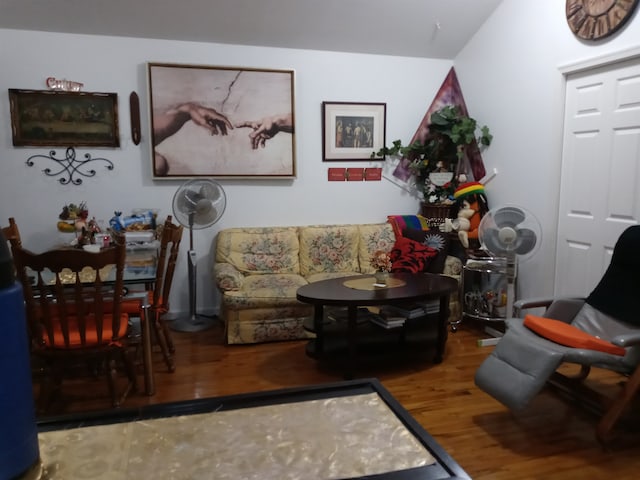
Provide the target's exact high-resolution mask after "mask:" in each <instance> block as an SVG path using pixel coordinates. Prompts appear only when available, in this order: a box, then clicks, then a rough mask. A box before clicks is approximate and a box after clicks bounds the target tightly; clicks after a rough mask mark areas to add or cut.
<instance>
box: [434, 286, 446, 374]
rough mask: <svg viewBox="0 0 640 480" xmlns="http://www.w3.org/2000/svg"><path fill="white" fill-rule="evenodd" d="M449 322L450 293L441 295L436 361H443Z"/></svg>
mask: <svg viewBox="0 0 640 480" xmlns="http://www.w3.org/2000/svg"><path fill="white" fill-rule="evenodd" d="M448 323H449V295H443V296H441V297H440V312H439V313H438V340H437V345H436V356H435V358H434V359H433V362H434V363H442V359H443V358H444V349H445V345H446V343H447V335H448V331H447V324H448Z"/></svg>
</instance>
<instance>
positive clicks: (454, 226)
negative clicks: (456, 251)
mask: <svg viewBox="0 0 640 480" xmlns="http://www.w3.org/2000/svg"><path fill="white" fill-rule="evenodd" d="M453 198H454V199H455V200H456V201H457V202H458V214H457V215H458V216H457V218H455V219H453V220H452V219H450V218H447V219H445V221H444V223H443V224H442V226H441V227H440V229H441V230H442V231H445V232H451V231H457V232H458V238H459V239H460V243H461V244H462V246H463V247H464V248H469V239H474V240H477V239H478V227H479V226H480V220H482V217H483V216H484V214H485V213H487V212H488V211H489V207H488V204H487V198H486V197H485V195H484V185H482V184H481V183H480V182H466V183H463V184H461V185H460V186H459V187H458V188H457V189H456V191H455V192H454V193H453Z"/></svg>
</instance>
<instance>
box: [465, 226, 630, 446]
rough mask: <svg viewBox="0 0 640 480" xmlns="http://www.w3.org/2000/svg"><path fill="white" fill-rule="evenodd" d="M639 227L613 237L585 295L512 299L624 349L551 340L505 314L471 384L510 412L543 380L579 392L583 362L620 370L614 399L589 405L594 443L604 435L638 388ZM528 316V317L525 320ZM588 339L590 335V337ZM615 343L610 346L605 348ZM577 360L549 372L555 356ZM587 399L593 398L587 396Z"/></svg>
mask: <svg viewBox="0 0 640 480" xmlns="http://www.w3.org/2000/svg"><path fill="white" fill-rule="evenodd" d="M639 296H640V226H638V225H636V226H632V227H629V228H627V229H626V230H625V231H624V232H623V233H622V235H621V236H620V238H619V239H618V241H617V242H616V245H615V248H614V251H613V256H612V258H611V263H610V265H609V267H608V269H607V271H606V272H605V274H604V276H603V277H602V279H601V280H600V282H599V284H598V285H597V286H596V288H595V289H594V290H593V292H591V294H590V295H589V296H588V297H587V298H586V299H578V298H565V299H536V300H531V301H519V302H516V304H515V305H514V311H515V312H516V314H517V315H518V316H521V315H520V312H522V311H523V310H526V309H530V308H534V307H535V308H539V307H546V310H545V313H544V317H545V318H548V319H555V320H560V321H562V322H565V323H567V324H570V325H572V326H573V327H576V328H577V329H579V330H580V331H582V332H585V333H587V334H589V335H590V336H593V337H597V339H596V340H595V341H596V342H601V341H602V340H604V341H608V342H607V343H609V342H610V344H613V345H615V346H618V347H622V348H623V349H624V350H622V351H620V352H618V353H617V354H613V353H606V352H603V351H598V350H593V349H591V348H575V347H571V346H567V345H568V344H571V343H572V342H567V341H565V340H564V339H561V340H560V341H562V342H563V343H564V344H560V343H558V341H552V340H549V339H548V338H545V336H547V337H548V335H545V336H542V335H540V334H538V333H536V332H534V331H533V330H532V329H531V328H529V327H528V326H526V324H525V323H526V322H525V321H524V320H523V319H522V318H511V319H508V320H507V321H506V327H507V328H506V331H505V335H504V336H503V337H502V338H501V339H500V341H499V342H498V344H497V345H496V348H495V349H494V351H493V352H492V353H491V354H490V355H489V357H488V358H487V359H486V360H485V361H484V362H483V363H482V364H481V365H480V367H479V368H478V370H477V371H476V374H475V383H476V385H477V386H478V387H479V388H480V389H482V390H483V391H485V392H486V393H488V394H489V395H491V396H492V397H494V398H495V399H496V400H498V401H500V402H501V403H503V404H504V405H506V406H507V407H508V408H509V409H511V410H514V411H518V410H522V409H524V408H525V407H526V406H527V405H528V404H529V402H530V401H531V399H532V398H533V397H534V396H535V395H536V394H538V393H539V392H540V390H542V388H543V387H544V386H545V385H546V384H547V382H549V383H552V384H554V385H556V386H560V387H561V388H562V389H563V390H564V391H566V392H568V393H572V392H573V393H577V392H579V391H584V390H585V388H586V386H585V385H584V383H583V381H584V380H585V379H586V378H587V376H588V375H589V373H590V369H591V367H598V368H605V369H610V370H613V371H616V372H619V373H621V374H622V375H624V376H626V377H627V378H626V382H625V383H624V386H623V387H622V389H621V391H620V392H619V394H618V396H617V398H615V399H614V400H613V401H611V399H605V398H599V400H598V401H597V402H591V405H592V406H594V407H598V410H599V411H601V412H602V417H601V419H600V422H599V423H598V426H597V428H596V436H597V438H598V440H599V441H600V442H603V443H605V442H606V441H608V439H609V437H610V434H611V430H612V428H613V427H614V425H615V423H616V422H617V421H618V419H619V418H620V417H621V415H622V414H623V413H624V411H625V409H626V408H627V407H628V405H629V403H630V401H631V400H632V398H633V397H634V395H635V393H636V392H637V390H638V389H639V388H640V368H639V364H640V312H639V311H638V305H639V304H640V302H638V297H639ZM529 320H530V319H529ZM590 338H591V337H590ZM613 348H614V349H615V347H613ZM565 362H568V363H573V364H578V365H580V366H581V370H580V373H579V374H578V375H577V376H574V377H568V376H565V375H562V374H560V373H559V372H557V369H558V367H559V366H560V365H561V364H562V363H565ZM591 393H592V395H590V396H589V398H591V399H593V398H597V396H596V395H593V393H594V392H591Z"/></svg>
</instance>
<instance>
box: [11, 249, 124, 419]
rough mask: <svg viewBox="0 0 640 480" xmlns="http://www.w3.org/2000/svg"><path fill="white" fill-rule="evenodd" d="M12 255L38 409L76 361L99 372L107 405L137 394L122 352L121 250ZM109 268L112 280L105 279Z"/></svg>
mask: <svg viewBox="0 0 640 480" xmlns="http://www.w3.org/2000/svg"><path fill="white" fill-rule="evenodd" d="M12 252H13V257H14V262H15V264H16V268H17V271H18V275H19V278H20V281H21V283H22V286H23V292H24V301H25V306H26V314H27V321H28V326H29V334H30V337H31V348H32V353H33V354H34V355H35V356H37V357H39V358H41V359H42V364H43V366H44V369H43V370H44V372H43V373H44V374H43V376H42V383H41V390H40V398H39V401H38V410H39V411H41V412H44V411H46V410H47V408H48V406H49V404H50V402H51V399H52V396H53V393H54V392H55V391H56V390H58V389H59V387H60V386H61V384H62V378H63V374H64V373H65V368H66V367H71V366H73V365H75V364H77V363H79V362H86V363H87V364H94V365H97V366H99V367H100V369H102V368H104V370H105V371H106V377H107V384H108V389H109V393H110V396H111V401H112V404H113V406H114V407H118V406H120V404H121V403H122V402H123V401H124V399H125V398H126V397H127V395H128V394H129V393H130V392H131V391H132V390H135V389H136V376H135V371H134V366H133V358H132V355H131V354H130V349H129V348H127V320H128V317H127V315H126V314H124V313H122V311H121V302H122V297H123V274H124V260H125V246H124V245H115V246H113V247H110V248H106V249H103V250H102V251H100V252H99V253H92V252H86V251H84V250H79V249H69V248H66V249H58V250H49V251H46V252H44V253H40V254H35V253H32V252H30V251H28V250H26V249H24V248H22V247H20V246H17V245H14V246H13V247H12ZM113 269H115V275H113V276H110V274H111V271H112V270H113ZM30 276H31V277H30ZM107 278H109V281H107ZM113 278H115V280H113ZM119 360H121V361H123V363H124V366H125V371H126V374H127V378H128V382H127V385H126V387H125V388H124V391H122V392H121V393H118V392H117V389H116V383H117V380H118V378H117V377H118V375H117V365H118V363H117V362H118V361H119Z"/></svg>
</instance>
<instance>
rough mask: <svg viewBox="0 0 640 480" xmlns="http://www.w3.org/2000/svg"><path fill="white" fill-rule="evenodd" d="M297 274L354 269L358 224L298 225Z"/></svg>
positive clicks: (356, 268) (306, 275) (305, 274)
mask: <svg viewBox="0 0 640 480" xmlns="http://www.w3.org/2000/svg"><path fill="white" fill-rule="evenodd" d="M300 259H301V261H300V274H301V275H302V276H303V277H308V276H309V275H311V274H313V273H321V272H353V271H358V267H359V263H358V227H357V226H355V225H323V226H309V227H300Z"/></svg>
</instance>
